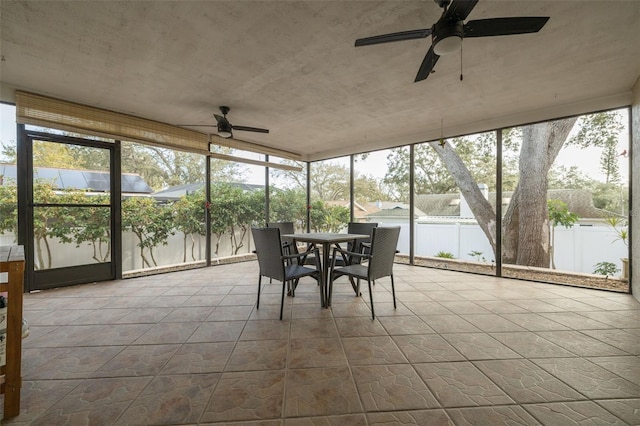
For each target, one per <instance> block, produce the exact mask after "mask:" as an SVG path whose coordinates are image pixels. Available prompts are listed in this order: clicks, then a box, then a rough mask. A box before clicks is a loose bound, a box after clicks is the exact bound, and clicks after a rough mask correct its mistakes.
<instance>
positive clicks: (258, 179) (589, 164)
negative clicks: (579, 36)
mask: <svg viewBox="0 0 640 426" xmlns="http://www.w3.org/2000/svg"><path fill="white" fill-rule="evenodd" d="M620 111H621V113H622V114H623V119H622V121H623V124H624V129H623V130H622V131H621V132H620V136H619V138H618V140H619V143H618V152H623V151H624V150H627V151H628V150H629V137H628V136H629V133H628V129H627V123H628V118H627V110H626V109H622V110H620ZM576 131H577V128H574V132H576ZM15 141H16V125H15V108H14V107H13V106H10V105H7V104H0V142H1V143H3V144H7V143H11V144H15ZM600 153H601V150H600V149H598V148H589V149H580V148H578V147H573V146H569V147H564V148H563V149H562V151H561V152H560V154H559V155H558V158H557V159H556V164H558V165H565V166H567V167H570V166H572V165H577V166H579V167H580V170H581V171H582V172H583V173H585V174H587V175H588V176H590V177H592V178H594V179H597V180H603V174H602V173H601V172H600ZM387 154H388V150H383V151H377V152H372V153H370V154H369V156H368V157H367V160H366V162H361V163H356V167H357V171H358V172H360V173H364V174H366V175H367V176H370V177H374V178H377V179H382V178H383V177H384V175H385V173H386V170H387ZM256 159H258V158H256ZM262 159H263V158H262ZM331 161H332V162H335V163H339V164H342V165H344V166H347V167H348V166H349V157H342V158H338V159H335V160H331ZM619 165H620V175H621V177H622V179H623V181H624V180H625V179H626V178H627V176H628V170H629V162H628V159H626V158H620V161H619ZM247 171H248V172H249V173H248V175H249V176H248V179H247V181H248V183H258V184H263V183H264V169H263V168H261V167H256V166H251V167H248V168H247Z"/></svg>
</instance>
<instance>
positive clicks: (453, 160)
mask: <svg viewBox="0 0 640 426" xmlns="http://www.w3.org/2000/svg"><path fill="white" fill-rule="evenodd" d="M431 147H432V148H433V149H434V150H435V151H436V153H437V154H438V156H439V157H440V159H441V160H442V162H443V163H444V165H445V167H446V168H447V170H448V171H449V173H451V176H453V178H454V180H455V181H456V185H458V188H459V189H460V192H462V195H463V196H464V198H465V200H467V203H468V204H469V208H470V209H471V211H472V212H473V214H474V216H475V217H476V220H477V221H478V225H480V228H481V229H482V231H483V232H484V234H485V235H486V236H487V239H488V240H489V243H490V244H491V248H492V249H493V252H494V253H495V252H496V214H495V212H494V211H493V207H491V203H489V200H487V199H486V198H484V195H483V194H482V191H480V188H478V184H477V183H476V182H475V181H474V179H473V176H471V172H469V169H468V168H467V166H466V165H465V164H464V162H463V161H462V159H461V158H460V156H459V155H458V153H457V152H456V151H455V150H454V149H453V148H452V147H451V145H450V144H448V143H444V144H440V143H438V142H433V143H431Z"/></svg>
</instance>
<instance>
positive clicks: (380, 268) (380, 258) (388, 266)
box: [368, 226, 400, 280]
mask: <svg viewBox="0 0 640 426" xmlns="http://www.w3.org/2000/svg"><path fill="white" fill-rule="evenodd" d="M399 237H400V227H399V226H389V227H376V228H374V229H373V237H372V238H371V259H370V260H369V270H368V274H369V279H370V280H377V279H378V278H382V277H386V276H389V275H391V274H392V273H393V261H394V259H395V256H396V247H397V246H398V238H399Z"/></svg>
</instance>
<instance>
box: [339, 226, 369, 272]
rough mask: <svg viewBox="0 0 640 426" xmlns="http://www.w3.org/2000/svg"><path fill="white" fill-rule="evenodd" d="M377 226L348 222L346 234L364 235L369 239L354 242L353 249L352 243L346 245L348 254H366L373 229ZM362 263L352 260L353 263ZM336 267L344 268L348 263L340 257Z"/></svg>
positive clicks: (359, 259) (357, 259) (358, 259)
mask: <svg viewBox="0 0 640 426" xmlns="http://www.w3.org/2000/svg"><path fill="white" fill-rule="evenodd" d="M377 227H378V224H377V223H376V222H349V224H348V225H347V233H348V234H366V235H369V238H366V239H359V240H357V241H356V245H355V247H353V243H348V244H347V251H348V252H356V253H367V252H369V250H370V248H371V236H372V235H373V230H374V228H377ZM361 261H362V259H361V258H354V259H353V262H356V263H360V262H361ZM335 262H336V266H345V265H347V263H348V260H347V259H346V257H345V256H340V257H338V258H337V259H336V260H335Z"/></svg>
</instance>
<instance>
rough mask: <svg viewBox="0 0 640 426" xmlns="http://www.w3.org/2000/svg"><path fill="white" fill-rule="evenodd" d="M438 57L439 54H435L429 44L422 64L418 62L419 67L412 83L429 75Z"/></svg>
mask: <svg viewBox="0 0 640 426" xmlns="http://www.w3.org/2000/svg"><path fill="white" fill-rule="evenodd" d="M439 58H440V56H438V55H436V53H435V52H434V51H433V46H431V47H430V48H429V51H428V52H427V54H426V55H425V57H424V59H423V60H422V64H420V69H418V74H417V75H416V79H415V80H414V83H417V82H418V81H422V80H425V79H426V78H427V77H429V74H431V71H432V70H433V67H435V66H436V62H438V59H439Z"/></svg>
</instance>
